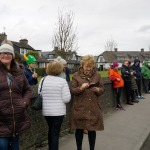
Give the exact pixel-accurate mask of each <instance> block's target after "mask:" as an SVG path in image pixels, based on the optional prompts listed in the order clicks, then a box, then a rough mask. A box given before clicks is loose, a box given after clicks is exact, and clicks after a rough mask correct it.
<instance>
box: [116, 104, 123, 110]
mask: <svg viewBox="0 0 150 150" xmlns="http://www.w3.org/2000/svg"><path fill="white" fill-rule="evenodd" d="M116 109H117V110H125V109H124V108H123V107H122V106H121V105H120V104H118V105H117V106H116Z"/></svg>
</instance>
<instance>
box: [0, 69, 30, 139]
mask: <svg viewBox="0 0 150 150" xmlns="http://www.w3.org/2000/svg"><path fill="white" fill-rule="evenodd" d="M12 77H13V79H14V80H16V82H17V83H18V84H19V86H21V88H22V92H21V88H18V86H17V85H16V83H15V82H14V81H13V80H12V81H11V83H10V86H9V85H8V81H7V75H6V74H5V73H4V72H3V71H2V70H1V69H0V137H10V136H13V135H15V134H21V133H23V132H24V131H25V130H26V129H27V128H29V127H30V119H29V116H28V114H27V111H26V107H27V105H28V104H29V102H30V99H31V94H32V93H31V88H30V86H29V84H28V81H27V79H26V77H25V76H24V74H23V71H22V70H21V69H19V68H18V71H17V73H13V74H12Z"/></svg>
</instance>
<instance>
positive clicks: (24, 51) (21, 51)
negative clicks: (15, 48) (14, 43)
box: [20, 48, 28, 55]
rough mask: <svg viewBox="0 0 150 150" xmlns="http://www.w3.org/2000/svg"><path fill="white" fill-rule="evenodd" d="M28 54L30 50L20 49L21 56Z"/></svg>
mask: <svg viewBox="0 0 150 150" xmlns="http://www.w3.org/2000/svg"><path fill="white" fill-rule="evenodd" d="M27 52H28V50H27V49H24V48H20V54H22V55H23V54H25V53H27Z"/></svg>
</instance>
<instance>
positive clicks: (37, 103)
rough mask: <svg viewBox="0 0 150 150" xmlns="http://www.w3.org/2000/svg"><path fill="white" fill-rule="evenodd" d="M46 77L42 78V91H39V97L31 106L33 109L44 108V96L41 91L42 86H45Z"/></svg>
mask: <svg viewBox="0 0 150 150" xmlns="http://www.w3.org/2000/svg"><path fill="white" fill-rule="evenodd" d="M45 78H46V77H44V79H43V80H42V83H41V88H40V92H39V94H38V97H37V99H36V100H35V102H34V103H33V105H32V106H31V108H32V109H33V110H41V109H42V102H43V98H42V94H41V91H42V86H43V82H44V80H45Z"/></svg>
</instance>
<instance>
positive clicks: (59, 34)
mask: <svg viewBox="0 0 150 150" xmlns="http://www.w3.org/2000/svg"><path fill="white" fill-rule="evenodd" d="M73 22H74V13H73V12H72V11H70V12H68V13H65V14H63V12H62V11H58V22H57V23H56V29H55V30H54V35H53V37H52V46H53V49H54V50H55V52H56V53H57V54H59V55H61V56H62V57H63V58H66V53H67V52H68V51H76V50H77V49H78V48H77V45H78V43H77V34H76V28H75V29H74V28H73Z"/></svg>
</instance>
